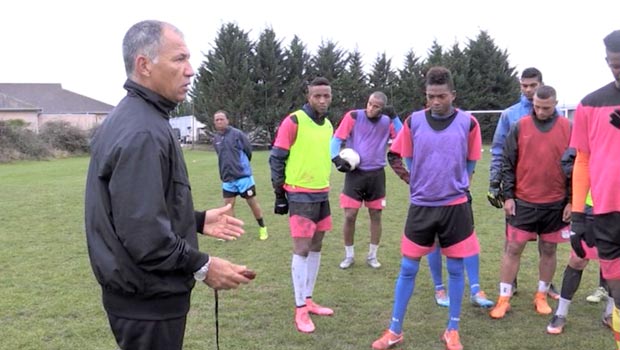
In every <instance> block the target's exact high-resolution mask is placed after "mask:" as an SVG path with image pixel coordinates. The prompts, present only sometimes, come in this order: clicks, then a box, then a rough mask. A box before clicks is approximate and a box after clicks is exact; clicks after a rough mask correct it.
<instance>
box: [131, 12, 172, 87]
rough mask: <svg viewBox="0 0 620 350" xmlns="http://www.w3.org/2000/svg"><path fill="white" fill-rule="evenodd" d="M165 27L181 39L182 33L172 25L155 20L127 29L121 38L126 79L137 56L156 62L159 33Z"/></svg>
mask: <svg viewBox="0 0 620 350" xmlns="http://www.w3.org/2000/svg"><path fill="white" fill-rule="evenodd" d="M166 26H168V27H169V28H171V29H172V30H174V31H175V32H176V33H178V34H179V35H181V37H182V36H183V33H181V31H180V30H178V29H177V28H176V27H175V26H173V25H172V24H169V23H166V22H162V21H156V20H147V21H142V22H138V23H136V24H134V25H133V26H131V28H129V30H128V31H127V33H126V34H125V37H124V38H123V60H124V61H125V73H126V74H127V78H130V77H131V76H132V75H133V72H134V69H135V68H136V67H135V66H134V64H135V61H136V57H137V56H138V55H144V56H146V57H148V59H150V60H151V61H153V62H156V61H157V57H158V56H159V49H160V46H161V33H162V31H163V29H164V27H166Z"/></svg>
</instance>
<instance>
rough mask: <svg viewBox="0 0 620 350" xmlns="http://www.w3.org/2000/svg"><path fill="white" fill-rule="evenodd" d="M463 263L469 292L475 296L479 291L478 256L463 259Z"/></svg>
mask: <svg viewBox="0 0 620 350" xmlns="http://www.w3.org/2000/svg"><path fill="white" fill-rule="evenodd" d="M463 263H464V264H465V270H466V271H467V278H468V279H469V291H470V293H471V295H475V294H476V293H478V292H479V291H480V254H476V255H473V256H468V257H467V258H464V259H463Z"/></svg>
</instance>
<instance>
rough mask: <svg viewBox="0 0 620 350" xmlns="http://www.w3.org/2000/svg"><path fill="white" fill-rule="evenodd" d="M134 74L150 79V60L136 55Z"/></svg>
mask: <svg viewBox="0 0 620 350" xmlns="http://www.w3.org/2000/svg"><path fill="white" fill-rule="evenodd" d="M136 73H137V74H138V75H139V76H143V77H150V76H151V60H149V59H148V58H147V57H146V56H143V55H138V57H136Z"/></svg>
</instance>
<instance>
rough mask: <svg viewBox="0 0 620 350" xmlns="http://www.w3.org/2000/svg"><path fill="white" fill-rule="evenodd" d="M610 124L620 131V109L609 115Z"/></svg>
mask: <svg viewBox="0 0 620 350" xmlns="http://www.w3.org/2000/svg"><path fill="white" fill-rule="evenodd" d="M609 122H610V123H611V125H613V126H615V127H616V128H618V129H620V109H616V110H615V111H613V112H611V114H610V115H609Z"/></svg>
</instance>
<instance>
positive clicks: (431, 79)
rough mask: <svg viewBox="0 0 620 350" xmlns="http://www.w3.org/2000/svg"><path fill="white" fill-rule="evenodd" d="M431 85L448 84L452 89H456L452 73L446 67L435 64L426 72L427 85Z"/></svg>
mask: <svg viewBox="0 0 620 350" xmlns="http://www.w3.org/2000/svg"><path fill="white" fill-rule="evenodd" d="M429 85H448V88H450V90H454V81H453V80H452V73H450V70H448V68H446V67H442V66H435V67H431V69H429V70H428V72H426V86H429Z"/></svg>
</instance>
